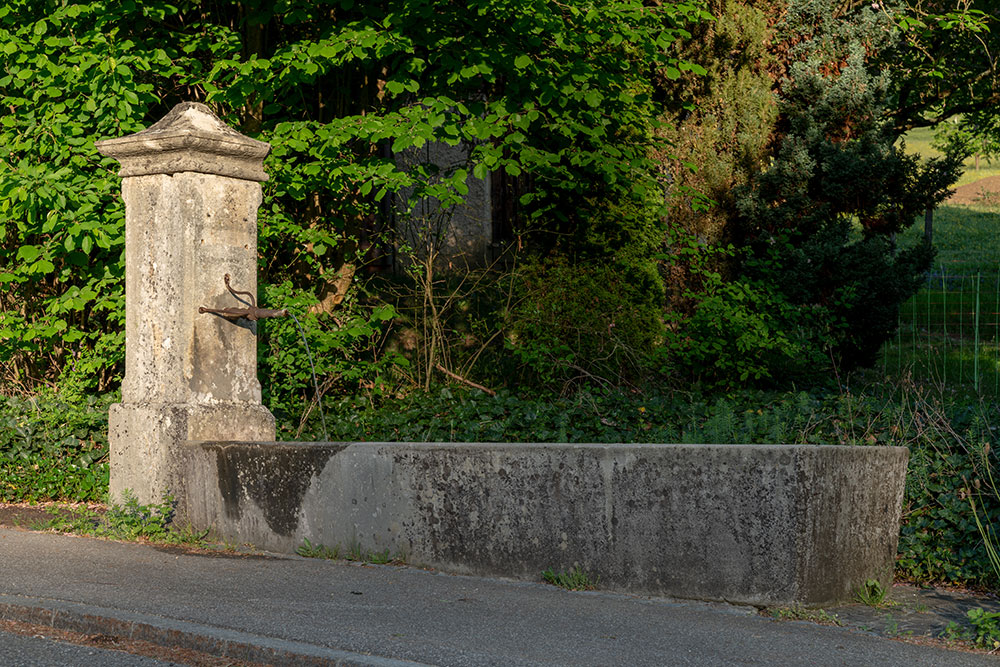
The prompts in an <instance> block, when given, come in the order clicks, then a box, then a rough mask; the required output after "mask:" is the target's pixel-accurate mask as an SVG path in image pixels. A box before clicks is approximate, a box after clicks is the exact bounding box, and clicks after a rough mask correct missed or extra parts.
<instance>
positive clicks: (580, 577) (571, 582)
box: [542, 566, 601, 591]
mask: <svg viewBox="0 0 1000 667" xmlns="http://www.w3.org/2000/svg"><path fill="white" fill-rule="evenodd" d="M542 579H544V580H545V581H546V583H549V584H552V585H553V586H558V587H559V588H565V589H566V590H568V591H592V590H594V589H595V588H597V584H598V582H600V580H601V578H600V577H597V578H596V579H591V578H590V575H588V574H587V573H586V572H584V571H583V570H582V569H581V568H580V567H579V566H577V567H574V568H573V569H572V570H569V571H568V572H555V571H553V570H551V569H549V570H545V571H544V572H542Z"/></svg>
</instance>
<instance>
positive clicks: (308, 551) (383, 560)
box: [295, 538, 406, 565]
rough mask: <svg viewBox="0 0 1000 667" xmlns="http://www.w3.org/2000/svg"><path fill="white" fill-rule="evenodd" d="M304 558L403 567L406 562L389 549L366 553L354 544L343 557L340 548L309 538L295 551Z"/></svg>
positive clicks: (400, 555)
mask: <svg viewBox="0 0 1000 667" xmlns="http://www.w3.org/2000/svg"><path fill="white" fill-rule="evenodd" d="M295 553H297V554H298V555H300V556H303V557H304V558H324V559H326V560H346V561H353V562H359V563H368V564H371V565H402V564H404V563H405V562H406V557H405V556H403V554H397V555H395V556H393V555H392V552H390V551H389V549H385V550H384V551H365V550H364V549H362V547H361V545H360V544H357V543H355V544H353V545H351V547H350V548H349V549H348V550H347V553H346V554H343V555H341V552H340V547H339V546H334V547H328V546H326V545H324V544H313V543H312V542H310V541H309V538H305V539H303V541H302V546H300V547H299V548H298V549H296V550H295Z"/></svg>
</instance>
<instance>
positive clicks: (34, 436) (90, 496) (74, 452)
mask: <svg viewBox="0 0 1000 667" xmlns="http://www.w3.org/2000/svg"><path fill="white" fill-rule="evenodd" d="M112 398H113V396H112V395H110V394H109V395H106V396H104V397H102V398H100V399H96V398H94V397H86V398H80V397H72V398H60V397H59V396H55V395H53V394H52V393H51V392H42V393H40V394H38V395H36V396H34V397H31V398H4V397H2V396H0V501H3V502H17V501H25V500H30V501H41V500H74V501H100V500H102V499H103V498H104V496H105V494H106V493H107V491H108V405H109V404H110V403H111V402H112Z"/></svg>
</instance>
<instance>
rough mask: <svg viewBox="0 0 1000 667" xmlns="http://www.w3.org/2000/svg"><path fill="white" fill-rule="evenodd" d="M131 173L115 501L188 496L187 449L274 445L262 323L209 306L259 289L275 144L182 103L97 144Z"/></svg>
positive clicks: (114, 440) (112, 437) (127, 178)
mask: <svg viewBox="0 0 1000 667" xmlns="http://www.w3.org/2000/svg"><path fill="white" fill-rule="evenodd" d="M97 148H98V150H99V151H100V152H101V153H102V154H103V155H107V156H109V157H112V158H115V159H116V160H118V161H119V162H120V163H121V166H122V169H121V171H120V172H119V175H120V176H121V177H122V197H123V199H124V200H125V381H124V383H123V384H122V402H121V403H117V404H115V405H113V406H112V407H111V411H110V424H109V434H108V438H109V444H110V457H111V495H112V497H113V498H115V499H120V498H121V494H122V492H123V491H124V490H125V489H130V490H131V491H132V492H134V493H135V495H136V496H137V497H138V499H139V501H140V502H142V503H151V502H159V501H160V500H161V498H162V496H163V494H164V493H167V492H169V493H172V494H174V495H175V496H178V497H180V496H182V495H183V491H184V480H183V479H182V478H181V475H180V472H179V470H180V468H179V465H178V463H179V461H178V457H179V455H180V448H181V446H182V445H183V443H184V442H185V441H186V440H274V438H275V431H274V418H273V417H272V416H271V413H270V412H269V411H268V410H267V408H265V407H264V406H263V405H261V400H260V383H259V382H258V381H257V329H256V323H253V322H248V321H246V320H239V321H237V322H235V323H234V322H231V321H228V320H225V319H223V318H221V317H218V316H216V315H212V314H199V313H198V308H199V307H200V306H205V307H208V308H225V307H242V306H244V304H241V303H239V302H237V301H236V299H235V298H234V297H233V296H232V295H231V294H230V293H229V292H228V291H227V289H226V287H225V284H224V280H223V278H224V276H225V275H226V274H229V275H230V277H231V282H232V285H233V287H234V288H235V289H237V290H243V291H248V292H250V293H252V294H256V293H257V207H258V206H259V205H260V202H261V199H262V197H261V187H260V182H261V181H264V180H266V179H267V174H265V173H264V170H263V161H264V157H265V156H267V154H268V152H269V151H270V146H269V145H268V144H266V143H264V142H261V141H255V140H253V139H250V138H249V137H245V136H243V135H242V134H240V133H238V132H236V131H235V130H232V129H231V128H229V127H227V126H226V125H225V124H224V123H223V122H222V121H220V120H219V119H218V118H217V117H216V116H215V115H214V114H213V113H212V112H211V111H210V110H209V108H208V107H206V106H204V105H202V104H197V103H191V102H188V103H183V104H179V105H177V106H176V107H174V108H173V109H172V110H171V111H170V113H168V114H167V115H166V116H164V117H163V119H162V120H160V121H159V122H157V123H155V124H154V125H152V126H150V127H149V128H147V129H145V130H143V131H142V132H138V133H136V134H133V135H130V136H127V137H121V138H119V139H109V140H107V141H101V142H98V143H97Z"/></svg>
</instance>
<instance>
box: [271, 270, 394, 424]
mask: <svg viewBox="0 0 1000 667" xmlns="http://www.w3.org/2000/svg"><path fill="white" fill-rule="evenodd" d="M264 291H265V295H266V296H265V299H266V301H265V302H266V303H273V304H281V307H282V308H288V309H289V310H290V311H291V312H292V313H293V314H294V315H295V317H296V318H297V319H298V320H299V322H300V323H301V327H302V329H301V332H300V330H299V328H298V325H297V324H296V321H295V320H294V319H292V318H288V319H284V318H282V319H273V320H267V321H266V322H264V323H262V327H261V328H262V338H263V341H264V344H263V345H261V346H260V347H259V348H258V356H259V360H258V361H259V374H260V377H261V380H262V382H261V384H262V386H263V388H264V392H263V399H264V403H265V404H266V405H268V406H269V408H270V409H271V411H272V413H274V415H275V416H276V417H277V418H278V420H279V422H282V423H283V427H282V430H281V433H279V437H281V438H282V439H284V438H288V437H292V438H294V437H295V436H297V435H298V434H299V433H300V431H301V430H302V429H303V428H304V427H305V425H306V422H307V420H308V419H309V418H310V416H312V417H313V418H314V419H316V420H317V422H318V415H315V414H313V411H312V402H314V401H316V400H319V398H321V396H322V395H323V394H326V393H328V392H331V391H332V392H335V393H347V394H349V395H354V394H357V393H358V392H359V391H361V390H362V389H367V390H370V391H374V392H376V393H378V392H380V391H381V390H382V388H383V378H384V375H385V374H386V372H387V371H388V370H389V369H391V368H393V367H394V366H397V365H401V366H404V367H405V366H406V365H408V362H407V360H406V359H405V358H404V357H402V356H401V355H399V354H396V353H394V352H392V351H389V352H386V353H383V350H382V344H383V342H384V339H385V330H386V328H387V327H388V323H389V322H390V321H391V320H392V319H393V317H395V310H394V308H393V306H391V305H389V304H380V305H363V304H361V303H359V302H358V301H356V300H355V299H353V298H352V299H350V300H348V301H345V302H342V304H341V308H340V310H339V311H338V312H337V314H336V315H333V314H329V313H324V312H318V313H317V312H315V311H314V310H313V308H312V307H313V306H315V305H316V303H317V299H316V297H315V296H314V295H313V294H312V293H311V292H308V291H299V290H296V289H295V288H294V287H293V286H292V284H291V283H290V282H285V283H282V284H280V285H268V286H266V287H265V290H264ZM303 333H304V335H305V336H306V340H307V341H308V346H309V350H310V351H311V352H312V358H313V363H310V362H309V360H308V358H307V354H308V352H307V349H306V346H305V345H304V344H303V341H302V338H301V336H302V334H303ZM313 368H315V372H316V375H317V376H318V378H319V381H320V382H322V384H321V385H320V387H319V390H320V397H317V396H315V389H314V385H313V376H312V370H313ZM296 421H297V422H298V424H297V426H295V427H294V428H292V426H291V424H292V423H294V422H296ZM286 429H287V430H286ZM289 431H290V432H289Z"/></svg>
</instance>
